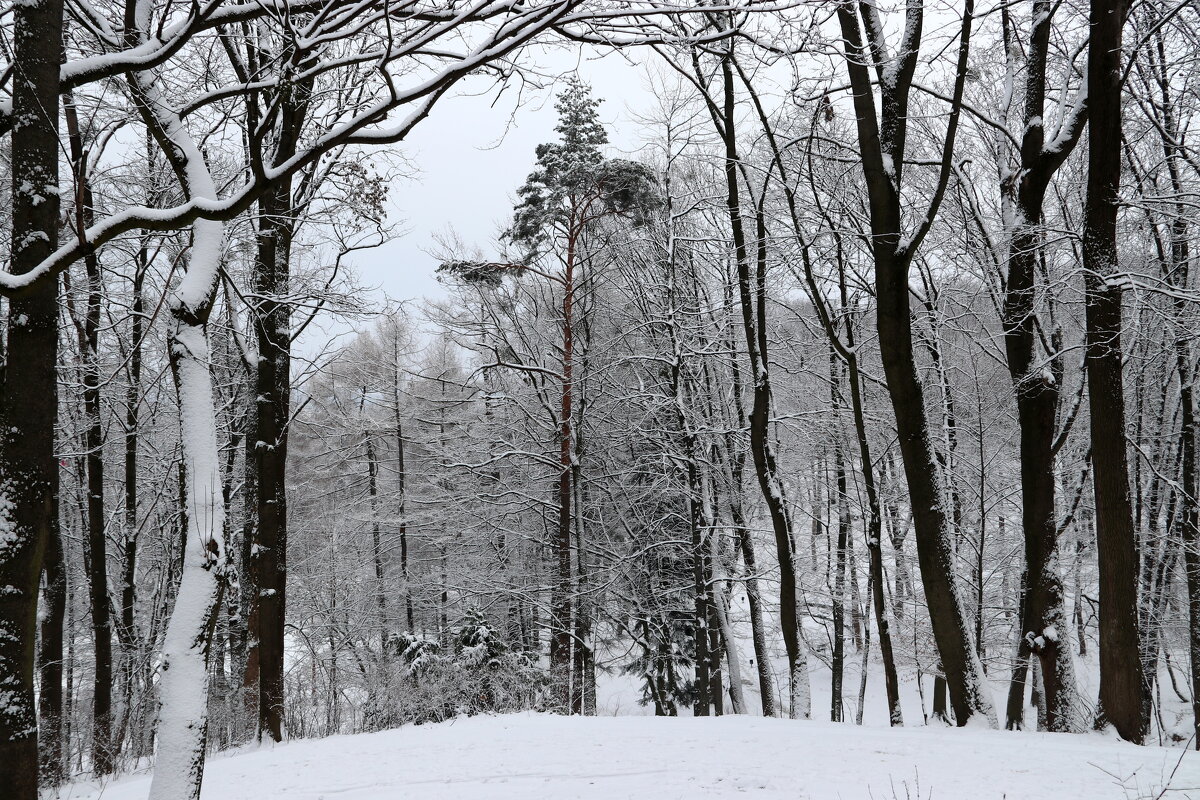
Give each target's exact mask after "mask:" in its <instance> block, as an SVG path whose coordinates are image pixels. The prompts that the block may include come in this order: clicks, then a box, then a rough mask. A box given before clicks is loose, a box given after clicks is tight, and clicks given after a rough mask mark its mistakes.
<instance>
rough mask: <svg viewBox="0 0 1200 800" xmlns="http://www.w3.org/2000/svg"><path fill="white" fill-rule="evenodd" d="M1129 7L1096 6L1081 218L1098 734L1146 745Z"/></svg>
mask: <svg viewBox="0 0 1200 800" xmlns="http://www.w3.org/2000/svg"><path fill="white" fill-rule="evenodd" d="M1126 12H1127V5H1126V3H1125V2H1124V0H1092V2H1091V40H1090V47H1089V50H1088V103H1089V104H1090V106H1091V111H1090V115H1091V132H1090V136H1089V148H1088V181H1087V201H1086V204H1085V209H1084V234H1083V267H1084V273H1085V276H1086V277H1085V282H1084V283H1085V309H1086V314H1085V318H1086V328H1087V334H1086V358H1087V378H1088V403H1089V408H1090V411H1091V414H1090V421H1091V433H1092V465H1093V471H1092V476H1093V483H1094V494H1095V499H1096V552H1097V563H1098V566H1099V573H1100V575H1099V578H1100V696H1099V703H1098V706H1097V709H1096V725H1097V727H1106V726H1108V725H1111V726H1112V727H1113V728H1114V729H1116V731H1117V733H1118V734H1119V735H1120V736H1121V738H1123V739H1127V740H1129V741H1132V742H1138V743H1140V742H1143V741H1144V740H1145V738H1146V735H1147V733H1148V731H1149V725H1150V693H1149V688H1148V683H1147V680H1146V676H1145V674H1144V671H1143V667H1142V662H1141V652H1140V636H1139V634H1138V547H1137V539H1136V535H1135V531H1134V528H1133V509H1132V506H1131V503H1130V498H1129V458H1128V453H1127V450H1126V438H1125V384H1124V376H1123V375H1122V365H1121V352H1122V348H1121V299H1122V292H1121V288H1120V287H1119V286H1117V285H1115V284H1108V283H1106V278H1107V277H1109V276H1111V275H1113V273H1115V272H1116V270H1117V266H1118V265H1117V209H1118V205H1119V202H1120V198H1119V194H1118V193H1119V190H1120V181H1121V158H1120V153H1121V75H1122V72H1123V67H1124V60H1123V57H1122V51H1121V37H1122V29H1123V28H1124V24H1125V16H1126Z"/></svg>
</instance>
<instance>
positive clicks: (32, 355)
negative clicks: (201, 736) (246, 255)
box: [0, 0, 63, 800]
mask: <svg viewBox="0 0 1200 800" xmlns="http://www.w3.org/2000/svg"><path fill="white" fill-rule="evenodd" d="M12 18H13V45H12V47H13V59H12V61H13V63H14V64H20V69H17V70H15V71H14V72H13V76H12V118H13V119H14V120H19V121H20V124H17V125H14V127H13V130H12V133H11V134H10V147H11V155H10V163H11V171H12V199H11V202H12V215H13V217H12V231H11V237H10V242H11V247H12V250H11V253H10V256H9V262H8V263H9V271H11V272H13V273H15V274H22V273H26V272H29V271H30V270H32V269H33V268H34V267H36V266H37V265H38V264H39V263H41V262H42V261H43V260H44V259H46V258H47V257H49V256H50V254H51V253H53V252H54V250H55V248H56V247H57V242H58V225H59V198H58V191H57V187H58V185H59V180H58V163H59V162H58V158H59V138H58V109H59V65H60V64H61V63H62V61H63V4H62V0H45V2H39V3H34V4H23V5H20V6H13V8H12ZM6 339H7V343H8V347H7V359H6V362H5V364H4V372H3V380H2V384H0V476H3V480H2V481H0V527H3V529H4V530H5V532H6V536H5V538H4V545H3V546H2V547H0V586H4V587H7V588H6V591H5V592H3V593H0V685H3V686H4V687H5V692H4V694H5V696H6V698H7V699H6V701H5V702H3V703H0V786H3V787H4V791H5V793H6V795H7V797H9V798H11V800H36V798H37V790H38V739H37V712H36V709H35V707H34V681H33V674H34V660H35V659H34V656H35V652H36V648H35V642H36V641H37V602H38V583H39V580H40V578H41V575H42V560H43V555H44V553H45V548H46V542H47V539H48V538H49V536H50V535H51V534H52V533H53V530H54V515H55V513H56V509H57V504H56V502H55V498H56V497H57V495H58V463H57V461H56V460H55V458H54V422H55V416H56V413H57V409H58V385H57V381H56V375H55V367H56V365H57V363H58V281H57V279H56V278H54V277H53V276H51V277H43V278H40V279H38V280H35V281H34V282H33V284H32V285H31V286H30V287H28V288H26V289H24V290H22V291H20V292H19V293H17V294H16V295H15V296H13V297H11V298H10V302H9V307H8V335H7V337H6Z"/></svg>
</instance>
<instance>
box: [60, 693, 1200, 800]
mask: <svg viewBox="0 0 1200 800" xmlns="http://www.w3.org/2000/svg"><path fill="white" fill-rule="evenodd" d="M1181 758H1182V761H1181V760H1180V759H1181ZM1172 772H1174V777H1173V778H1172ZM1168 781H1170V785H1171V786H1172V787H1173V790H1172V791H1169V792H1168V793H1166V794H1161V795H1160V794H1159V793H1160V792H1161V791H1162V788H1163V787H1164V786H1165V785H1166V784H1167V783H1168ZM148 788H149V780H148V778H147V777H146V776H134V777H131V778H125V779H122V780H120V781H117V782H115V783H111V784H109V785H107V786H105V787H103V788H101V787H98V786H96V785H94V784H76V785H74V786H72V787H69V788H68V789H67V790H65V791H64V793H63V795H62V796H63V797H69V798H71V800H100V798H101V797H102V798H103V800H142V798H145V797H146V793H147V790H148ZM918 789H919V793H918ZM908 796H911V797H917V796H919V797H921V798H922V800H925V799H926V798H931V800H962V799H963V798H972V800H1001V798H1007V799H1008V800H1017V799H1019V800H1039V799H1040V798H1046V800H1051V799H1052V800H1109V798H1111V800H1134V799H1140V798H1157V797H1162V798H1163V800H1168V799H1170V800H1183V799H1184V798H1195V797H1200V754H1197V753H1194V752H1190V751H1184V750H1182V749H1178V748H1175V749H1164V748H1158V747H1135V746H1133V745H1130V744H1126V743H1123V742H1115V741H1112V740H1110V739H1107V738H1105V737H1103V736H1095V735H1083V736H1079V735H1070V734H1040V733H1028V732H1026V733H1011V732H1005V731H994V730H981V729H976V728H969V729H952V728H938V727H930V728H902V729H888V728H874V727H858V726H855V725H851V724H834V723H827V722H800V721H791V720H780V719H763V718H759V717H733V716H726V717H719V718H703V719H695V718H686V717H677V718H655V717H598V718H579V717H572V718H565V717H558V716H551V715H540V714H522V715H508V716H499V717H475V718H472V719H460V720H456V721H453V722H446V723H443V724H440V725H424V726H419V727H407V728H401V729H399V730H393V731H384V732H381V733H373V734H363V735H359V736H336V737H331V738H329V739H320V740H304V741H296V742H291V743H288V744H284V745H277V746H264V747H261V748H259V749H254V750H250V751H246V752H241V753H237V754H233V755H226V756H221V757H217V758H214V759H211V760H210V761H209V764H208V766H207V768H206V769H205V774H204V792H203V795H202V800H263V799H265V798H288V800H399V799H400V798H421V800H483V799H484V798H493V799H496V800H498V799H499V798H521V800H531V799H533V798H538V799H541V798H547V799H549V798H553V800H559V799H560V798H561V799H565V798H579V799H580V800H618V798H638V799H640V798H652V800H674V799H675V798H688V799H689V800H691V798H701V797H702V798H735V797H736V798H741V797H755V798H766V799H767V800H774V799H776V798H777V799H778V800H784V798H786V799H787V800H890V798H893V797H897V798H905V797H908Z"/></svg>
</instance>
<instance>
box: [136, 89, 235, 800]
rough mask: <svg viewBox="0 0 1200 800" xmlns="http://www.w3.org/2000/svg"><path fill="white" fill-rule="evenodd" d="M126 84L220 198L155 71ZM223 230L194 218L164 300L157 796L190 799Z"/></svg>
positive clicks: (210, 523)
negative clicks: (178, 500) (172, 593)
mask: <svg viewBox="0 0 1200 800" xmlns="http://www.w3.org/2000/svg"><path fill="white" fill-rule="evenodd" d="M130 84H131V88H132V90H133V92H134V94H135V95H136V96H137V97H138V100H139V107H140V110H141V111H142V114H143V118H144V119H145V121H146V123H147V125H149V126H150V128H151V131H152V132H153V134H154V136H155V138H156V139H157V140H158V142H159V145H160V146H161V147H162V148H163V151H164V153H165V154H166V155H167V159H168V161H169V162H170V163H171V166H172V168H173V169H174V170H175V173H176V175H177V177H178V178H179V181H180V183H181V184H182V187H183V190H184V192H185V193H186V194H187V195H189V196H191V197H196V198H203V199H208V200H216V198H217V189H216V185H215V182H214V181H213V179H212V176H211V174H210V173H209V171H208V168H207V166H206V165H205V162H204V157H203V155H202V154H201V153H200V150H199V148H198V147H197V146H196V143H195V142H194V141H193V139H192V137H191V135H190V134H189V133H188V131H187V130H186V128H184V126H183V123H182V122H181V121H180V118H179V116H178V115H177V114H176V113H175V112H174V111H173V110H172V109H171V108H170V107H169V106H168V104H167V102H166V100H165V98H163V97H162V96H161V94H160V92H159V90H158V88H157V86H156V84H155V82H154V79H153V76H152V75H151V74H149V73H137V74H135V75H133V76H131V79H130ZM224 237H225V230H224V225H223V224H222V223H220V222H216V221H212V220H198V221H196V222H195V223H193V225H192V243H191V248H190V251H189V253H188V263H187V267H186V269H185V271H184V274H183V277H182V278H181V279H180V281H179V283H178V285H176V287H175V289H174V291H172V292H171V294H170V297H169V301H168V302H169V308H170V313H171V323H170V324H171V327H170V331H169V333H168V339H167V342H168V354H169V357H170V362H171V373H172V376H173V377H174V381H175V388H176V392H177V394H178V398H179V426H180V439H181V443H182V451H183V476H184V481H185V483H184V506H185V507H184V511H185V516H186V519H187V530H186V536H185V541H184V552H183V565H182V573H181V576H180V581H179V590H178V594H177V595H176V598H175V606H174V609H173V611H172V613H171V618H170V620H169V622H168V623H167V629H166V636H165V639H164V642H163V651H162V654H161V660H160V663H159V695H160V700H161V705H160V708H159V714H158V724H157V726H156V734H157V750H156V759H155V767H154V779H153V781H152V783H151V785H150V798H151V800H194V798H197V797H199V796H200V781H201V778H202V776H203V773H204V750H205V737H206V734H207V727H208V654H209V646H210V644H211V641H212V632H213V626H214V625H215V624H216V615H217V611H218V609H219V606H220V600H221V595H222V586H223V583H224V579H225V576H226V572H227V570H228V569H229V559H228V554H227V551H226V548H225V540H224V529H225V525H224V515H225V505H224V502H223V498H222V493H221V486H222V484H221V474H220V472H221V470H220V457H219V453H218V449H217V420H216V409H215V407H214V404H213V380H212V372H211V369H210V365H209V346H208V331H207V325H208V317H209V313H210V312H211V311H212V306H213V302H214V299H215V297H216V289H217V281H218V278H219V274H220V266H221V258H222V249H223V246H224Z"/></svg>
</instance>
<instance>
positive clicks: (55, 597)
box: [38, 514, 67, 787]
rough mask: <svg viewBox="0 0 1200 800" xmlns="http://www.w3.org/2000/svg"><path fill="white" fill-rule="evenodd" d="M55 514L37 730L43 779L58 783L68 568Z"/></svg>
mask: <svg viewBox="0 0 1200 800" xmlns="http://www.w3.org/2000/svg"><path fill="white" fill-rule="evenodd" d="M56 518H57V514H55V515H54V519H55V524H54V525H53V527H52V529H51V531H50V536H49V539H48V540H47V542H46V558H45V562H44V564H43V575H44V580H43V588H42V592H43V594H42V602H43V604H44V605H43V610H42V612H41V613H40V615H39V616H40V618H41V625H40V630H39V631H38V670H39V675H38V679H39V680H38V732H39V734H40V736H41V751H42V752H41V761H42V767H41V770H42V779H43V782H44V784H45V785H47V786H51V787H54V786H58V785H59V784H60V783H62V781H63V780H64V778H65V777H66V774H65V767H66V764H65V762H64V760H63V749H64V748H63V745H64V744H65V743H66V739H65V737H64V736H63V619H64V617H65V616H66V611H67V569H66V564H65V563H64V559H63V545H62V535H61V533H60V531H59V530H58V524H57V519H56Z"/></svg>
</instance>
